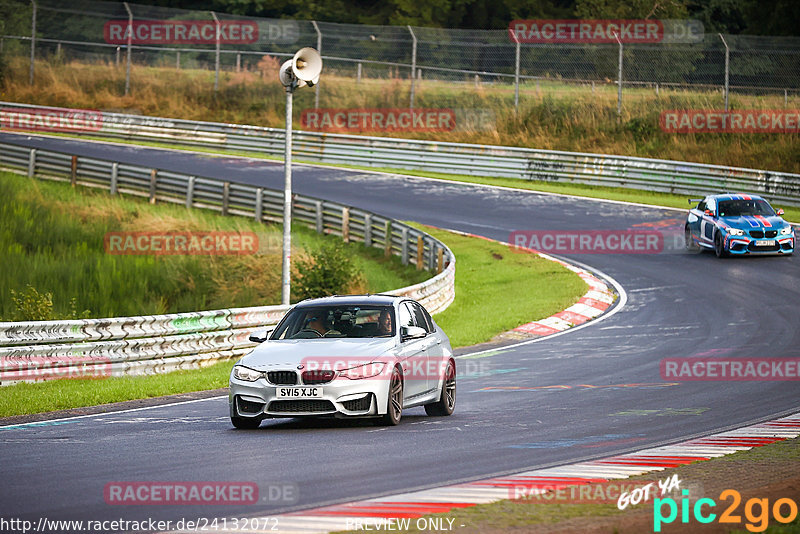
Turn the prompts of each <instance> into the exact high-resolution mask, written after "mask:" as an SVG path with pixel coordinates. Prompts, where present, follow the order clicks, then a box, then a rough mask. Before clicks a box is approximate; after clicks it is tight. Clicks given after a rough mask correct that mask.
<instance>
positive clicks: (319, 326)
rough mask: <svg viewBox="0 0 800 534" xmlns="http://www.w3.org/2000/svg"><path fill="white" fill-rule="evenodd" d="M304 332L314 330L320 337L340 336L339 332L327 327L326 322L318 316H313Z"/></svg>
mask: <svg viewBox="0 0 800 534" xmlns="http://www.w3.org/2000/svg"><path fill="white" fill-rule="evenodd" d="M304 330H314V331H315V332H317V333H318V334H319V335H320V337H324V336H326V335H327V336H335V335H341V332H339V331H338V330H334V329H333V328H331V327H330V325H328V322H327V321H325V320H323V319H322V318H321V317H320V316H319V315H315V316H314V317H312V318H311V319H310V320H309V321H308V324H307V325H306V327H305V328H304Z"/></svg>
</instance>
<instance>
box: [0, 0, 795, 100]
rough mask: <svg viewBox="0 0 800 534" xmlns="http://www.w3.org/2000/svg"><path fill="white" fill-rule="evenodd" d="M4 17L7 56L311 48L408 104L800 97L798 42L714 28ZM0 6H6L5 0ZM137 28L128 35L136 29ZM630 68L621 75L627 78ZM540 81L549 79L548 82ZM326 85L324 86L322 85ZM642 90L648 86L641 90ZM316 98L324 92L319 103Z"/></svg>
mask: <svg viewBox="0 0 800 534" xmlns="http://www.w3.org/2000/svg"><path fill="white" fill-rule="evenodd" d="M3 6H4V9H5V11H6V13H3V15H4V16H3V20H2V23H0V34H2V36H1V37H0V43H2V47H3V50H4V51H5V53H7V54H9V55H13V54H16V55H28V56H29V57H30V81H31V83H34V80H35V61H34V60H35V59H38V58H48V57H53V56H55V57H59V58H63V59H64V60H67V61H85V62H104V63H107V64H115V65H118V66H125V68H126V69H127V72H128V77H127V82H126V91H127V90H129V85H130V75H129V72H130V65H131V64H134V65H148V66H161V67H172V68H176V69H213V70H214V71H215V72H216V74H217V75H216V77H215V88H216V87H217V84H218V80H219V72H220V71H221V70H224V71H238V70H242V69H246V70H257V69H258V63H259V62H260V61H262V58H264V56H266V55H269V56H272V57H274V58H276V59H278V60H279V61H282V60H283V58H286V57H289V56H290V55H291V54H293V53H294V52H295V51H296V50H297V49H299V48H301V47H304V46H312V47H315V48H318V49H319V50H320V52H321V53H322V56H323V58H324V61H325V71H326V74H336V75H341V76H347V77H353V78H355V79H357V80H359V81H360V80H361V79H363V78H367V77H368V78H384V79H385V78H392V79H403V80H406V81H407V83H408V84H409V87H410V102H409V106H410V107H413V106H414V87H415V84H417V83H420V80H440V81H447V82H460V83H465V84H469V85H465V86H464V88H465V90H468V89H469V88H470V86H471V85H472V84H485V83H490V84H505V85H508V86H513V87H514V89H515V105H517V104H518V102H519V94H520V86H522V88H523V90H536V89H541V88H542V87H546V88H547V90H549V91H559V90H560V91H580V92H586V93H588V92H591V93H594V92H595V91H599V90H602V89H605V90H606V91H611V90H619V91H618V102H617V104H618V109H621V105H622V99H623V98H626V99H627V98H635V97H637V96H641V95H642V94H646V95H651V94H653V92H654V93H656V94H658V92H659V91H660V90H662V89H665V88H668V89H685V90H692V91H701V92H714V93H720V94H722V95H724V97H725V100H724V101H725V105H726V106H727V101H728V98H727V97H728V93H729V92H731V93H741V94H755V95H765V94H770V95H782V96H783V97H784V104H785V105H787V106H788V99H789V97H796V96H797V95H798V94H800V38H796V37H761V36H741V35H740V36H736V35H720V34H706V35H703V36H701V37H700V38H699V39H697V40H696V42H685V43H679V42H677V43H676V42H673V43H657V44H640V43H637V44H630V43H625V44H623V43H620V44H617V43H610V44H606V43H603V44H579V43H575V44H566V43H558V44H552V43H545V44H541V43H525V42H523V43H516V42H514V40H513V39H512V35H511V33H510V32H509V31H507V30H466V29H445V28H420V27H410V26H406V27H401V26H370V25H355V24H336V23H327V22H314V21H298V20H284V19H266V18H255V17H241V16H235V15H230V14H224V13H215V12H211V11H189V10H181V9H173V8H164V7H153V6H141V5H136V4H130V3H126V2H123V3H115V2H99V1H92V0H74V1H72V2H70V3H69V4H65V3H63V2H61V1H60V0H31V1H29V2H17V1H16V0H10V1H8V2H6V3H4V4H3ZM0 7H1V6H0ZM129 28H132V31H129V30H128V29H129ZM620 73H622V76H620ZM540 84H541V85H540ZM317 87H318V88H317V91H319V86H317ZM643 90H645V91H643ZM318 103H319V93H317V100H316V104H317V105H318Z"/></svg>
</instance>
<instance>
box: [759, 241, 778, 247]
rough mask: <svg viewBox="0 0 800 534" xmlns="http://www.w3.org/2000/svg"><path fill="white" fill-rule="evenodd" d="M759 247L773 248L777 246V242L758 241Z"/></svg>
mask: <svg viewBox="0 0 800 534" xmlns="http://www.w3.org/2000/svg"><path fill="white" fill-rule="evenodd" d="M756 246H757V247H773V246H775V241H756Z"/></svg>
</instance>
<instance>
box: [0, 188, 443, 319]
mask: <svg viewBox="0 0 800 534" xmlns="http://www.w3.org/2000/svg"><path fill="white" fill-rule="evenodd" d="M111 231H115V232H118V231H154V232H176V231H237V232H256V233H257V234H258V236H259V242H260V243H265V244H267V246H266V247H264V249H263V250H259V253H258V254H253V255H246V256H177V255H176V256H139V255H112V254H108V253H106V251H105V248H104V241H103V238H104V235H105V234H106V233H107V232H111ZM280 235H281V229H280V227H268V226H265V225H259V224H258V223H256V222H254V221H250V220H248V219H244V218H238V217H222V216H220V215H217V214H214V213H210V212H204V211H202V210H187V209H186V208H183V207H180V206H173V205H155V206H151V205H149V204H147V203H146V202H144V201H141V200H135V199H131V198H119V197H111V196H109V195H108V194H107V193H105V192H96V191H91V190H83V189H73V188H71V187H70V186H69V185H68V184H63V183H54V182H42V181H39V180H33V179H29V178H27V177H22V176H19V175H15V174H11V173H0V255H1V256H2V259H0V319H2V320H17V319H21V318H20V317H18V315H19V314H18V310H17V307H16V306H15V304H14V302H13V300H12V297H13V294H12V290H13V291H15V292H17V294H20V293H24V292H25V291H26V288H27V287H28V286H30V287H33V288H35V290H36V291H38V292H39V293H40V294H46V293H51V294H52V295H53V306H52V308H53V314H54V317H59V318H60V317H69V316H71V315H74V314H75V312H76V311H77V312H79V313H81V312H83V311H84V310H89V315H90V316H91V317H111V316H130V315H140V314H160V313H173V312H185V311H195V310H203V309H215V308H227V307H240V306H254V305H265V304H275V303H278V302H280V278H281V255H280V247H279V246H276V245H275V244H279V243H280V242H281V238H280ZM335 239H338V238H335V237H326V236H320V235H318V234H316V233H315V232H313V231H311V230H308V229H306V228H304V227H301V226H299V225H298V226H296V227H295V228H294V229H293V255H294V256H295V257H297V258H303V257H305V256H308V255H309V253H310V252H311V251H315V250H319V248H320V247H321V246H322V245H323V244H324V243H326V242H329V241H330V240H335ZM347 247H348V249H347V250H348V254H350V255H351V256H352V257H353V261H354V263H355V265H356V267H357V268H358V270H360V271H361V272H362V273H363V277H359V278H358V280H357V283H356V284H355V285H354V286H353V287H352V288H351V290H352V291H356V292H364V291H371V292H380V291H386V290H388V289H395V288H398V287H402V286H405V285H409V284H413V283H416V282H419V281H421V280H423V279H424V278H426V277H427V274H426V273H424V272H418V271H416V270H415V269H414V268H413V267H409V266H403V265H401V264H400V261H399V260H398V259H396V258H389V259H385V258H383V257H382V255H381V254H380V252H379V251H369V250H367V249H365V248H364V247H363V246H361V245H357V244H350V245H347ZM73 299H74V301H73Z"/></svg>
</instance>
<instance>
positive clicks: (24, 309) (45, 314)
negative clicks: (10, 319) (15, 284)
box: [11, 285, 55, 321]
mask: <svg viewBox="0 0 800 534" xmlns="http://www.w3.org/2000/svg"><path fill="white" fill-rule="evenodd" d="M11 300H12V302H14V307H15V308H16V312H15V314H14V319H15V320H16V321H51V320H53V319H54V318H55V317H54V316H53V294H52V293H39V292H38V291H36V288H35V287H33V286H31V285H29V286H27V287H26V288H25V289H24V290H23V291H20V292H19V293H17V292H16V291H14V290H13V289H12V290H11Z"/></svg>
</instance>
